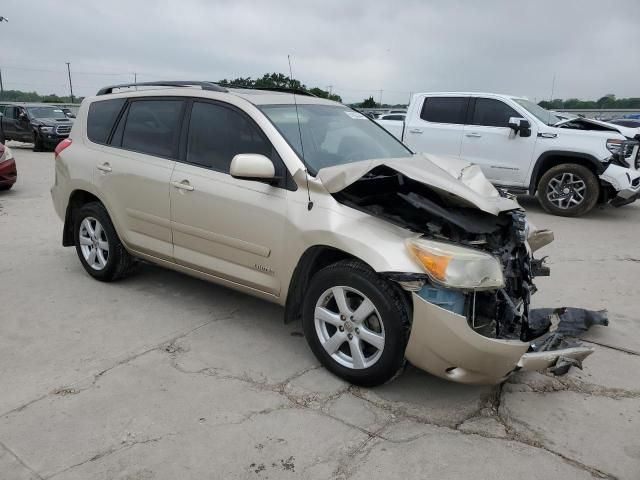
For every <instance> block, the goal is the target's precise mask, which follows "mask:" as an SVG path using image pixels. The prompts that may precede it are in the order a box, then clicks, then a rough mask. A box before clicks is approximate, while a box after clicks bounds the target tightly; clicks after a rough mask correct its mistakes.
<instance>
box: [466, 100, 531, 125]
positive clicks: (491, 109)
mask: <svg viewBox="0 0 640 480" xmlns="http://www.w3.org/2000/svg"><path fill="white" fill-rule="evenodd" d="M511 117H518V118H521V117H522V115H520V114H519V113H518V112H516V111H515V110H514V109H513V108H511V107H510V106H509V105H507V104H506V103H504V102H502V101H500V100H495V99H493V98H478V99H477V100H476V108H475V110H474V111H473V118H472V121H471V124H472V125H483V126H486V127H508V126H509V119H510V118H511Z"/></svg>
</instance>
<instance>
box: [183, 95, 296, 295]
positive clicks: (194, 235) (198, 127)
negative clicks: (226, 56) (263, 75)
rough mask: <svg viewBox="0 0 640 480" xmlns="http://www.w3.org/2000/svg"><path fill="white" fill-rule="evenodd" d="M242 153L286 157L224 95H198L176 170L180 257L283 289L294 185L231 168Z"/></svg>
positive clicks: (207, 269)
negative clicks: (219, 98)
mask: <svg viewBox="0 0 640 480" xmlns="http://www.w3.org/2000/svg"><path fill="white" fill-rule="evenodd" d="M239 153H259V154H262V155H265V156H267V157H269V158H271V159H272V160H273V161H274V165H275V167H276V173H278V172H280V173H282V172H283V169H284V164H282V162H281V160H280V159H279V157H278V156H277V153H275V150H274V149H273V147H272V145H271V143H270V142H269V141H268V139H267V138H266V136H265V135H264V134H263V132H262V131H261V130H260V129H259V127H258V126H257V125H256V124H255V123H254V122H253V121H252V120H251V119H250V118H249V117H248V116H247V115H246V114H245V113H243V112H241V111H239V110H237V109H236V108H235V107H232V106H230V105H227V104H223V103H219V102H207V101H194V102H193V104H192V107H191V113H190V115H189V116H188V132H187V136H186V145H185V149H184V152H183V156H182V158H183V160H184V161H183V162H179V163H177V164H176V167H175V169H174V171H173V175H172V177H171V225H172V228H173V243H174V256H175V260H176V261H177V262H178V263H180V264H182V265H185V266H187V267H189V268H193V269H196V270H199V271H202V272H204V273H208V274H211V275H214V276H217V277H220V278H223V279H225V280H228V281H230V282H233V283H236V284H241V285H244V286H248V287H250V288H254V289H256V290H260V291H262V292H267V293H271V294H273V295H278V294H279V293H280V279H279V276H278V274H279V271H278V267H279V265H280V263H281V262H280V258H281V255H282V254H283V245H282V242H283V231H284V226H285V219H286V198H287V195H286V194H287V190H286V189H284V188H281V187H280V186H277V185H270V184H266V183H262V182H259V181H249V180H240V179H236V178H233V177H231V175H229V167H230V165H231V159H232V158H233V157H234V156H235V155H237V154H239Z"/></svg>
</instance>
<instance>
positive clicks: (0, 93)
mask: <svg viewBox="0 0 640 480" xmlns="http://www.w3.org/2000/svg"><path fill="white" fill-rule="evenodd" d="M0 97H4V85H3V84H2V69H1V68H0Z"/></svg>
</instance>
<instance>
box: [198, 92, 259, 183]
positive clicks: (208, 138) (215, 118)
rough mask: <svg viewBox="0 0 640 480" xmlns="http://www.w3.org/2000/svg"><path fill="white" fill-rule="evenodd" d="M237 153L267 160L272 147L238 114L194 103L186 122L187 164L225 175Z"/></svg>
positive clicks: (213, 106) (254, 126) (212, 105)
mask: <svg viewBox="0 0 640 480" xmlns="http://www.w3.org/2000/svg"><path fill="white" fill-rule="evenodd" d="M239 153H258V154H260V155H264V156H265V157H268V158H271V156H272V155H271V153H272V146H271V144H270V143H269V141H268V140H267V139H266V138H265V136H264V134H263V133H262V132H261V131H260V130H259V129H258V127H256V125H255V124H254V123H253V122H251V121H250V120H249V119H248V118H246V117H245V116H244V115H242V114H240V113H239V112H237V111H235V110H233V109H231V108H227V107H223V106H221V105H215V104H212V103H203V102H194V103H193V108H192V109H191V119H190V120H189V135H188V139H187V162H188V163H193V164H195V165H201V166H203V167H207V168H210V169H212V170H215V171H218V172H222V173H229V167H230V166H231V160H232V159H233V157H235V156H236V155H238V154H239Z"/></svg>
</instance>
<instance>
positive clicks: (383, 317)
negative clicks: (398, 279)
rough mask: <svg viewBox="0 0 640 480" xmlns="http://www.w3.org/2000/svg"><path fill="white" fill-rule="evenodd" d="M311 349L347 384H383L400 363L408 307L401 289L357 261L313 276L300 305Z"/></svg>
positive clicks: (336, 266)
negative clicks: (301, 305)
mask: <svg viewBox="0 0 640 480" xmlns="http://www.w3.org/2000/svg"><path fill="white" fill-rule="evenodd" d="M302 319H303V327H304V333H305V337H306V339H307V342H308V343H309V347H310V348H311V350H312V351H313V353H314V354H315V356H316V357H317V358H318V360H320V362H321V363H322V364H323V365H324V366H325V367H326V368H327V369H328V370H330V371H331V372H333V373H334V374H335V375H338V376H339V377H342V378H343V379H345V380H347V381H348V382H351V383H354V384H357V385H362V386H367V387H370V386H375V385H380V384H382V383H385V382H386V381H388V380H390V379H391V378H393V376H394V375H395V374H396V373H397V372H398V371H399V370H400V368H401V367H402V366H403V365H404V351H405V348H406V345H407V338H408V333H409V307H408V305H407V302H406V300H405V299H404V297H403V295H402V292H401V291H400V288H399V287H397V286H396V285H394V284H391V283H389V282H388V281H386V280H384V279H382V278H380V277H379V276H378V275H377V274H376V273H375V272H374V271H373V270H371V269H370V268H368V267H367V266H366V265H364V264H362V263H361V262H358V261H355V260H348V261H342V262H338V263H335V264H333V265H330V266H328V267H326V268H324V269H322V270H320V271H319V272H318V273H317V274H315V275H314V276H313V278H312V279H311V282H310V285H309V288H308V289H307V292H306V295H305V299H304V304H303V315H302Z"/></svg>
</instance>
